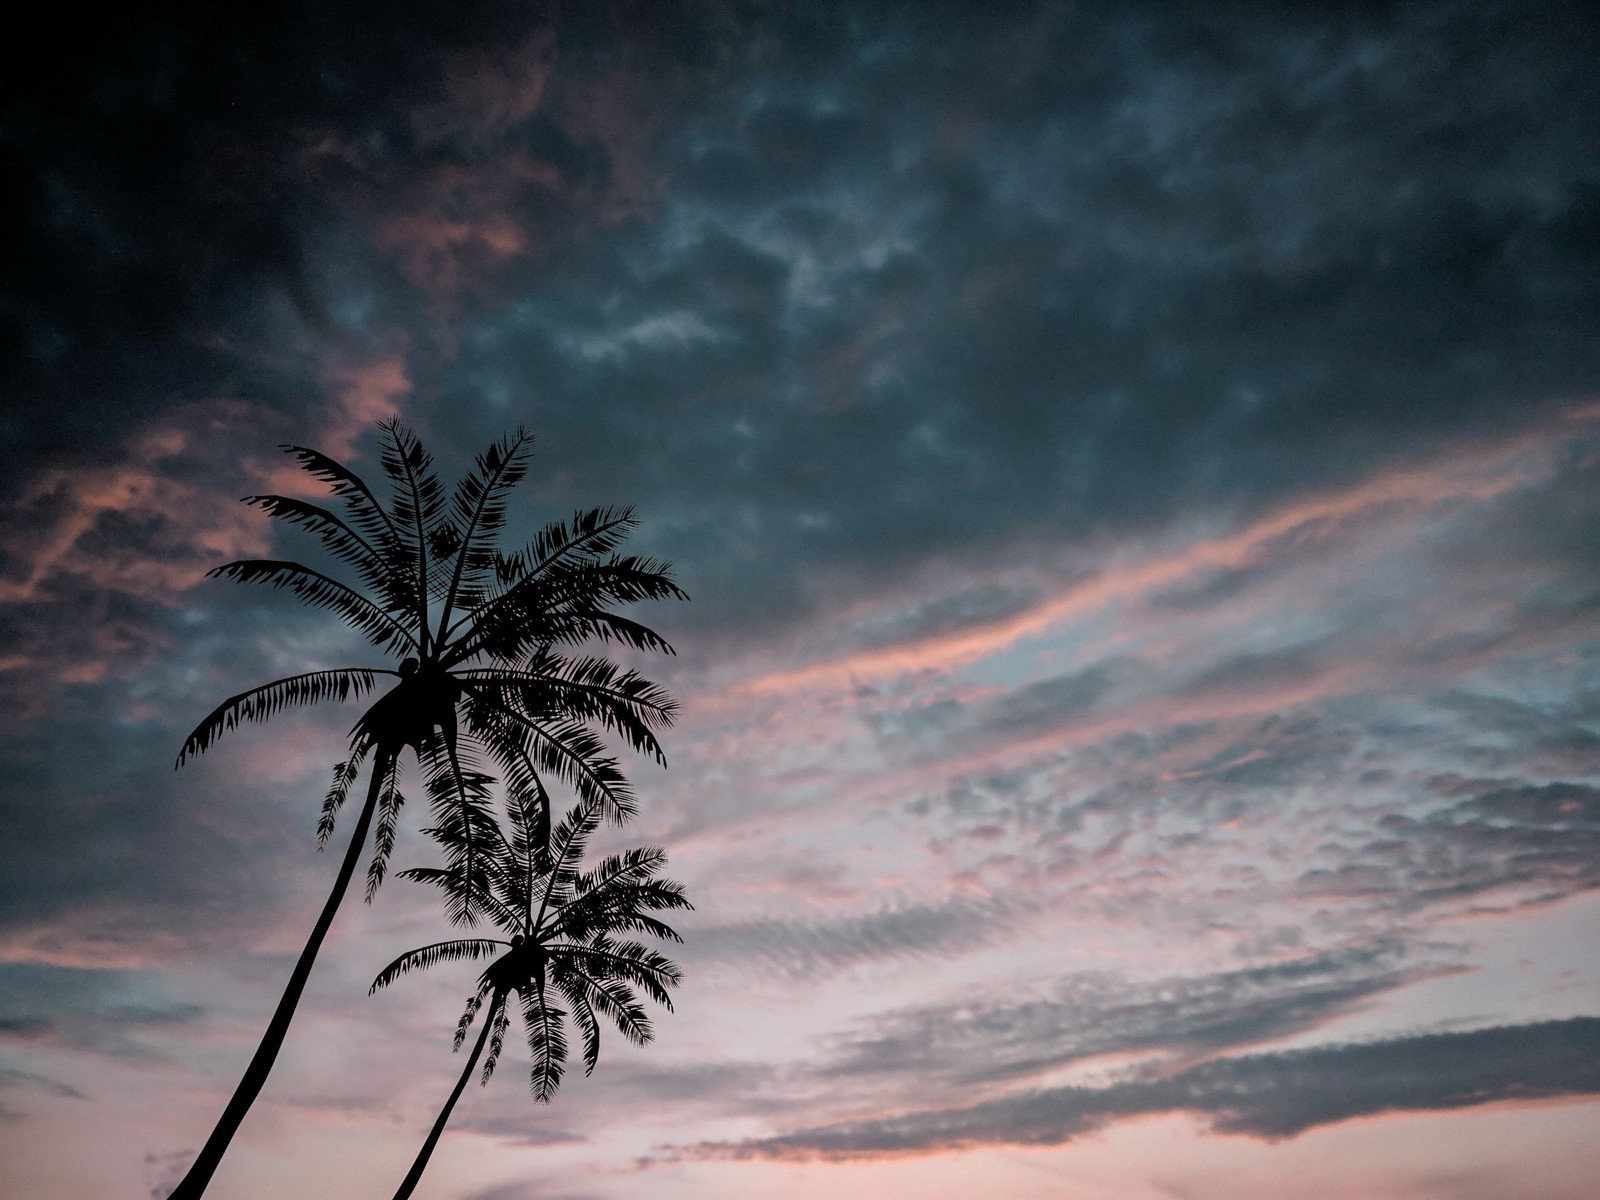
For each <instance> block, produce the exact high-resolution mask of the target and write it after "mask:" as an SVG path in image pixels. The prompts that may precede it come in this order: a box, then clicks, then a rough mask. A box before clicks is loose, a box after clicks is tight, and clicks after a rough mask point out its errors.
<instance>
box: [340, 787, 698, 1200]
mask: <svg viewBox="0 0 1600 1200" xmlns="http://www.w3.org/2000/svg"><path fill="white" fill-rule="evenodd" d="M508 808H509V812H510V816H511V826H512V836H511V839H510V841H509V842H508V841H506V840H505V839H504V837H503V836H502V835H501V834H500V831H499V830H498V829H495V830H492V831H490V832H489V834H488V840H489V841H491V842H492V850H491V852H490V853H489V854H488V855H486V856H485V858H486V861H487V863H488V864H489V865H488V866H487V868H486V869H485V870H484V871H483V872H482V874H481V875H479V876H477V877H472V876H469V874H468V873H467V872H466V871H465V869H464V867H463V866H462V864H463V862H464V860H463V859H462V857H461V856H459V855H457V856H454V858H453V861H452V865H451V866H449V867H445V868H432V867H422V868H413V869H411V870H408V871H402V872H401V874H402V875H403V876H405V877H406V878H410V879H417V880H422V881H424V882H428V883H434V884H437V885H438V886H440V887H441V888H442V889H443V890H444V891H445V893H446V894H447V895H451V894H455V893H460V892H468V891H471V892H478V893H480V894H479V895H478V896H477V897H476V899H477V900H478V901H479V903H481V905H482V907H483V909H484V910H485V911H486V912H488V913H489V914H490V915H491V916H492V917H493V920H494V922H495V924H496V925H498V926H499V927H500V929H501V930H502V931H503V932H505V933H507V934H509V935H510V939H509V940H508V941H502V940H498V939H492V938H458V939H455V940H453V941H448V942H437V943H435V944H434V945H431V946H424V947H422V948H421V949H418V950H412V951H409V952H408V953H406V954H402V955H401V956H400V957H399V958H397V959H395V960H394V962H392V963H390V964H389V965H388V966H387V967H385V968H384V969H383V971H382V972H380V973H379V975H378V977H377V978H376V979H375V980H373V982H372V988H371V990H372V991H373V992H376V991H377V990H378V989H379V988H381V987H386V986H388V985H389V984H390V983H393V982H394V981H395V980H396V979H398V978H399V977H400V976H401V975H404V974H406V973H407V972H408V971H412V970H419V969H423V968H426V967H431V966H434V965H435V964H437V963H441V962H449V961H453V960H456V959H479V958H487V957H490V956H492V955H498V957H495V958H494V961H493V962H491V963H490V964H489V966H488V967H487V968H485V970H484V972H483V974H482V975H480V976H479V977H478V987H477V990H476V991H475V992H474V993H473V994H472V995H471V996H470V997H469V998H468V999H467V1007H466V1010H465V1011H464V1012H463V1013H462V1015H461V1021H460V1023H459V1024H458V1025H457V1026H456V1037H455V1048H456V1050H457V1051H459V1050H460V1049H461V1046H462V1043H463V1042H464V1041H465V1040H466V1036H467V1030H468V1029H470V1028H471V1026H472V1022H473V1019H474V1018H475V1017H476V1016H477V1014H478V1011H479V1009H481V1008H482V1007H483V1006H484V1004H485V1003H487V1004H488V1011H487V1012H486V1013H485V1014H484V1017H483V1026H482V1028H481V1029H480V1030H479V1033H478V1040H477V1041H476V1042H475V1043H473V1047H472V1053H471V1054H469V1055H468V1056H467V1062H466V1066H465V1067H463V1068H462V1071H461V1076H460V1078H459V1079H457V1080H456V1085H455V1088H454V1089H453V1090H452V1091H451V1093H450V1097H449V1099H447V1100H446V1101H445V1104H444V1107H443V1108H442V1109H441V1110H440V1111H439V1116H438V1117H437V1119H435V1121H434V1123H433V1127H432V1128H431V1129H429V1131H428V1136H427V1137H426V1138H425V1139H424V1141H423V1143H422V1149H421V1150H420V1151H418V1153H417V1157H416V1161H415V1162H413V1163H412V1164H411V1170H410V1171H409V1172H408V1173H407V1174H406V1177H405V1180H404V1181H403V1182H402V1183H401V1184H400V1189H399V1191H397V1192H395V1200H406V1197H408V1196H410V1195H411V1193H412V1192H413V1191H414V1190H415V1189H416V1186H417V1182H418V1181H419V1180H420V1179H421V1178H422V1172H423V1170H424V1169H425V1168H426V1167H427V1165H428V1160H429V1158H431V1157H432V1155H433V1150H434V1147H435V1146H436V1145H437V1144H438V1142H439V1136H440V1134H442V1133H443V1132H444V1127H445V1125H446V1124H447V1123H448V1122H449V1120H450V1113H451V1111H452V1110H453V1109H454V1108H455V1106H456V1101H457V1100H459V1099H460V1098H461V1093H462V1092H463V1091H464V1090H465V1089H466V1086H467V1080H468V1079H469V1078H471V1076H472V1072H473V1069H474V1068H475V1067H476V1066H477V1065H478V1059H479V1057H480V1056H482V1055H483V1053H484V1047H485V1045H487V1047H488V1057H487V1058H486V1059H484V1064H483V1082H484V1083H488V1082H489V1076H490V1075H492V1074H493V1073H494V1068H495V1064H496V1063H497V1062H498V1061H499V1058H500V1049H501V1046H502V1044H503V1042H504V1039H505V1033H506V1029H507V1027H508V1026H509V1024H510V1021H511V1014H510V1006H509V1001H510V999H511V998H512V996H515V997H516V998H517V1000H518V1007H519V1008H520V1009H521V1012H522V1021H523V1025H524V1027H525V1030H526V1033H527V1038H528V1050H529V1052H530V1053H531V1054H532V1056H533V1073H532V1082H533V1095H534V1098H535V1099H536V1100H538V1101H540V1102H542V1103H548V1102H549V1100H550V1098H551V1097H552V1096H554V1095H555V1092H556V1088H557V1087H559V1086H560V1084H561V1076H562V1073H563V1071H564V1068H565V1065H566V1058H567V1039H566V1030H565V1023H566V1021H567V1020H568V1019H571V1020H572V1021H573V1022H574V1024H575V1025H576V1026H577V1028H578V1030H579V1032H580V1033H581V1035H582V1037H583V1061H584V1065H585V1074H588V1073H589V1072H592V1071H593V1070H594V1067H595V1063H596V1062H598V1061H599V1057H600V1023H599V1019H598V1018H599V1017H600V1016H604V1017H606V1018H607V1019H608V1020H610V1021H611V1022H612V1023H613V1024H614V1025H616V1027H617V1029H618V1030H620V1031H621V1032H622V1034H623V1036H625V1037H626V1038H628V1040H629V1041H631V1042H634V1043H635V1044H637V1045H641V1046H642V1045H644V1044H645V1043H647V1042H649V1041H650V1039H651V1037H652V1036H653V1030H652V1029H651V1026H650V1020H649V1018H648V1017H647V1016H646V1015H645V1012H644V1008H643V1006H642V1004H641V1003H640V1001H639V997H638V994H637V993H636V992H635V991H634V988H636V987H637V988H638V989H639V990H641V991H643V992H645V993H646V994H647V995H649V996H650V997H651V998H652V999H654V1000H657V1001H659V1002H660V1003H661V1004H663V1005H664V1006H666V1008H667V1009H668V1010H669V1011H670V1010H671V1008H672V1001H671V998H670V997H669V996H668V994H667V992H668V989H669V988H672V987H675V986H676V985H677V984H678V983H679V982H681V980H682V974H681V972H680V971H679V970H678V968H677V966H675V965H674V964H673V963H672V962H671V961H670V960H668V959H667V958H666V957H665V956H664V955H662V954H660V953H659V952H657V951H654V950H651V949H648V948H647V947H645V946H643V945H641V944H639V943H638V942H633V941H617V940H616V938H617V935H619V934H624V933H630V932H643V933H648V934H651V935H653V936H656V937H661V938H666V939H668V940H671V941H674V942H677V941H681V940H682V939H681V938H679V937H678V934H677V933H676V932H675V931H674V930H673V929H672V928H671V927H669V926H668V925H666V924H665V923H664V922H662V921H661V920H659V919H658V918H657V917H655V916H654V915H653V914H654V913H657V912H663V911H666V910H669V909H688V908H690V907H692V906H691V905H690V904H689V901H688V900H687V899H686V898H685V897H684V895H683V886H682V885H681V884H679V883H676V882H674V881H672V880H670V879H660V878H657V877H656V873H657V872H658V871H659V870H660V869H661V868H662V867H663V866H664V865H665V864H666V861H667V858H666V854H665V853H664V852H663V851H661V850H660V849H657V848H656V847H653V846H646V847H641V848H639V849H635V850H629V851H627V852H626V853H624V854H617V855H611V856H609V857H607V858H605V859H604V860H602V861H601V862H600V864H599V865H598V866H597V867H596V868H595V869H594V870H593V871H591V872H586V873H585V872H579V871H578V869H577V864H578V862H579V861H580V860H581V859H582V857H583V851H584V846H585V843H586V842H587V841H588V838H589V835H590V834H591V833H592V832H593V831H594V828H595V826H596V825H597V824H598V814H597V812H596V810H595V808H594V806H593V805H586V804H579V805H577V806H576V807H574V808H573V809H572V810H571V811H570V812H568V813H567V815H566V817H565V818H564V819H563V820H562V822H561V824H560V825H559V826H558V827H557V828H556V830H555V832H554V834H553V835H552V836H551V837H550V838H549V839H548V841H546V840H544V839H542V838H541V836H540V835H539V833H538V831H537V830H536V828H535V821H534V817H533V814H532V813H531V812H530V811H529V809H528V807H527V806H526V805H524V804H519V803H516V802H512V803H510V804H508ZM430 832H432V833H433V834H434V836H436V837H439V838H441V839H444V840H446V841H448V840H450V839H452V838H454V837H457V836H459V834H458V833H457V832H456V831H454V830H435V831H430ZM555 997H559V999H561V1000H563V1001H565V1002H566V1003H567V1004H568V1005H569V1006H570V1011H569V1010H566V1009H562V1008H558V1007H557V1006H556V1004H555V1003H554V1002H553V999H554V998H555Z"/></svg>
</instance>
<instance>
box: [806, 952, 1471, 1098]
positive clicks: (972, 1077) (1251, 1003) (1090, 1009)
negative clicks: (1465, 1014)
mask: <svg viewBox="0 0 1600 1200" xmlns="http://www.w3.org/2000/svg"><path fill="white" fill-rule="evenodd" d="M1403 960H1404V955H1403V952H1402V950H1401V948H1400V946H1399V945H1397V944H1373V945H1366V946H1361V947H1357V948H1353V949H1348V950H1343V951H1338V952H1327V953H1323V954H1316V955H1307V956H1302V957H1298V958H1291V959H1287V960H1285V961H1281V962H1276V963H1272V964H1269V965H1266V966H1259V967H1250V968H1244V969H1240V970H1235V971H1226V972H1221V973H1218V974H1214V975H1201V976H1196V977H1188V978H1168V979H1161V980H1156V981H1153V982H1145V983H1135V982H1132V981H1128V980H1120V979H1111V978H1106V977H1102V976H1083V975H1071V976H1067V977H1066V978H1064V979H1061V980H1059V981H1058V982H1056V983H1054V984H1052V985H1049V986H1048V987H1046V988H1044V989H1043V992H1044V994H1043V995H1035V996H1032V997H1030V998H1021V999H1016V1000H1010V999H1005V998H1002V997H1001V996H995V995H992V994H991V995H986V996H985V997H983V998H981V999H973V1000H972V1001H970V1002H952V1003H945V1004H939V1005H929V1006H927V1007H921V1008H914V1009H903V1010H900V1011H897V1012H891V1013H886V1014H884V1015H883V1016H882V1017H881V1018H878V1019H877V1020H876V1021H875V1022H874V1023H873V1026H872V1027H871V1028H869V1029H867V1030H864V1031H862V1032H861V1033H860V1034H857V1035H853V1036H851V1037H849V1038H846V1039H843V1040H842V1042H841V1044H840V1045H839V1047H838V1057H837V1059H836V1061H835V1062H834V1063H833V1064H832V1065H831V1066H830V1067H829V1068H828V1071H829V1073H834V1072H837V1073H839V1074H843V1075H856V1074H879V1073H884V1072H892V1073H904V1074H906V1075H907V1076H911V1077H915V1078H916V1079H918V1080H920V1081H922V1082H920V1083H919V1084H918V1085H917V1086H918V1087H923V1086H934V1085H935V1084H936V1083H937V1084H938V1085H940V1086H948V1085H951V1084H954V1085H957V1086H961V1087H967V1088H982V1087H984V1086H988V1085H993V1084H996V1083H1000V1082H1004V1081H1007V1080H1013V1079H1019V1078H1026V1077H1028V1076H1029V1075H1034V1074H1038V1073H1040V1072H1044V1071H1048V1070H1050V1069H1053V1068H1056V1067H1061V1066H1064V1065H1067V1064H1070V1063H1074V1062H1080V1061H1082V1060H1085V1059H1089V1058H1093V1057H1095V1056H1097V1055H1103V1054H1126V1053H1149V1052H1152V1051H1162V1052H1167V1053H1179V1054H1181V1055H1184V1056H1204V1055H1208V1054H1212V1053H1216V1052H1218V1051H1223V1050H1238V1049H1239V1048H1241V1047H1246V1046H1249V1045H1252V1044H1256V1043H1260V1042H1266V1041H1271V1040H1273V1039H1276V1038H1281V1037H1286V1036H1289V1035H1290V1034H1294V1033H1300V1032H1304V1031H1305V1030H1307V1029H1311V1028H1314V1027H1316V1026H1317V1025H1319V1024H1321V1023H1322V1022H1324V1021H1327V1020H1330V1019H1332V1018H1333V1017H1336V1016H1339V1015H1341V1014H1343V1013H1347V1012H1349V1011H1350V1010H1351V1009H1353V1008H1355V1007H1357V1006H1359V1005H1361V1004H1363V1003H1365V1002H1367V1001H1370V1000H1371V999H1372V998H1374V997H1375V996H1378V995H1381V994H1382V993H1384V992H1387V991H1390V990H1392V989H1394V988H1397V987H1402V986H1405V985H1406V984H1408V983H1413V982H1416V981H1417V980H1419V979H1423V978H1428V977H1430V976H1437V975H1439V974H1441V973H1448V972H1449V971H1450V970H1451V968H1449V967H1441V966H1438V965H1431V966H1430V965H1421V964H1407V963H1405V962H1404V961H1403ZM1038 990H1039V989H1035V988H1030V989H1029V991H1030V992H1036V991H1038ZM1002 995H1003V994H1002Z"/></svg>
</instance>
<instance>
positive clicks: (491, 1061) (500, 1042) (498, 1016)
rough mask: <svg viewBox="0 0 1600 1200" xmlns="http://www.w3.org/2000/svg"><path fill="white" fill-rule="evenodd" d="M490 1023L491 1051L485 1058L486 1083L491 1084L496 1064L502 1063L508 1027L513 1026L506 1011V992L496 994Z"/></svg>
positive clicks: (490, 1014)
mask: <svg viewBox="0 0 1600 1200" xmlns="http://www.w3.org/2000/svg"><path fill="white" fill-rule="evenodd" d="M489 1021H490V1027H489V1050H488V1053H486V1054H485V1055H484V1056H483V1082H484V1083H488V1082H489V1076H491V1075H493V1074H494V1068H495V1064H496V1063H498V1062H499V1061H500V1051H501V1049H502V1048H503V1047H504V1046H505V1044H506V1026H508V1025H510V1024H511V1014H510V1013H509V1012H507V1011H506V997H505V993H504V992H496V993H495V996H494V1001H493V1007H492V1009H491V1011H490V1013H489Z"/></svg>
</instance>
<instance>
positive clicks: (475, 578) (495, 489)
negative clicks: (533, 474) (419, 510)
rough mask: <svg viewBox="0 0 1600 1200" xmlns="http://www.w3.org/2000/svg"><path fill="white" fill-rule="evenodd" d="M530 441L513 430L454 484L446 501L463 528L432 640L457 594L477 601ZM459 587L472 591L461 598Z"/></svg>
mask: <svg viewBox="0 0 1600 1200" xmlns="http://www.w3.org/2000/svg"><path fill="white" fill-rule="evenodd" d="M532 443H533V435H532V434H531V433H528V432H527V431H526V430H524V429H522V428H520V427H519V428H518V429H517V431H516V432H515V433H514V434H511V435H509V436H506V437H502V438H501V439H500V440H499V441H497V442H496V443H495V444H494V445H492V446H490V447H489V448H488V449H487V450H485V451H484V452H483V453H482V454H480V455H478V458H477V461H476V464H475V469H474V470H472V471H471V472H469V473H468V474H466V475H464V476H463V477H462V478H461V481H460V482H459V483H457V484H456V488H455V492H454V493H453V495H452V496H451V503H452V507H453V508H454V509H455V514H456V521H457V522H458V523H459V525H460V528H461V531H462V532H461V536H460V542H461V545H460V550H459V551H458V552H456V555H455V567H454V569H453V571H452V572H451V576H450V586H449V588H448V589H447V590H446V592H445V598H444V609H443V612H442V613H441V614H440V616H439V634H438V639H437V640H439V641H441V642H442V641H443V640H444V638H445V634H446V631H447V630H448V629H449V627H450V614H451V611H452V610H453V609H454V607H455V605H456V602H457V599H458V597H460V598H462V599H463V601H464V603H465V606H466V607H469V608H472V607H476V606H477V604H478V603H481V602H482V599H483V595H484V593H483V583H484V582H485V581H486V577H487V576H488V574H489V572H490V571H491V570H492V569H493V568H494V563H495V551H494V544H493V538H494V536H495V535H496V534H498V533H499V532H500V530H502V529H503V528H505V523H506V505H505V498H506V496H507V494H508V493H509V492H510V491H511V489H512V488H514V487H516V485H517V484H518V483H520V482H521V481H522V478H523V476H524V475H526V474H527V470H528V453H529V451H530V449H531V447H532ZM463 586H465V587H467V588H468V589H470V590H471V591H472V593H473V594H472V595H471V596H465V597H463V596H461V592H462V588H463Z"/></svg>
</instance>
